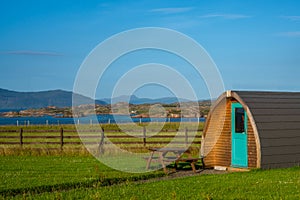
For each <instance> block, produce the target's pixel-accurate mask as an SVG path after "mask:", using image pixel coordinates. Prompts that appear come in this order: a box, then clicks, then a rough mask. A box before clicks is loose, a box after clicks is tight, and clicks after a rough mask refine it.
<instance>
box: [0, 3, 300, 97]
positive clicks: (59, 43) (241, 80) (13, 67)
mask: <svg viewBox="0 0 300 200" xmlns="http://www.w3.org/2000/svg"><path fill="white" fill-rule="evenodd" d="M299 8H300V1H297V0H294V1H292V0H278V1H270V0H265V1H261V0H253V1H237V0H236V1H230V0H229V1H214V0H207V1H205V0H198V1H181V0H178V1H177V0H174V1H150V0H149V1H145V0H142V1H93V0H89V1H83V0H82V1H78V0H77V1H76V0H73V1H56V0H44V1H37V0H36V1H34V0H26V1H14V0H11V1H5V2H4V1H2V2H1V7H0V87H1V88H6V89H10V90H16V91H41V90H51V89H64V90H69V91H71V90H72V88H73V83H74V80H75V77H76V74H77V71H78V69H79V67H80V65H81V63H82V62H83V60H84V58H85V57H86V56H87V55H88V54H89V52H90V51H91V50H92V49H93V48H94V47H95V46H96V45H98V44H99V43H100V42H102V41H103V40H105V39H107V38H108V37H110V36H112V35H114V34H117V33H119V32H122V31H125V30H128V29H133V28H141V27H163V28H170V29H174V30H176V31H180V32H182V33H184V34H186V35H188V36H189V37H191V38H193V39H194V40H196V41H197V42H198V43H199V44H201V45H202V46H203V47H204V48H205V49H206V51H207V52H208V53H209V54H210V56H211V57H212V59H213V60H214V62H215V63H216V65H217V67H218V69H219V71H220V73H221V75H222V78H223V81H224V84H225V88H226V89H232V90H234V89H238V90H283V91H300V79H299V74H300V53H299V52H300V9H299ZM153 58H155V59H153ZM163 59H167V60H168V59H169V62H168V61H166V60H163ZM132 60H135V62H132ZM174 60H176V58H173V57H171V56H168V55H158V54H157V52H147V51H145V52H142V53H140V54H137V55H135V57H134V58H132V59H130V57H129V58H127V59H125V60H123V61H122V59H120V60H119V61H118V62H116V63H115V64H114V65H115V67H112V68H111V70H110V71H111V72H108V75H107V77H110V78H107V79H104V80H105V81H104V82H105V84H106V85H105V87H103V88H104V89H103V88H102V89H101V90H99V91H98V92H97V94H96V97H97V98H103V97H109V96H110V95H111V90H112V87H113V84H114V81H116V80H117V79H118V77H120V76H121V75H122V72H126V70H124V69H127V70H128V69H129V68H130V67H133V66H134V65H136V64H142V63H147V62H150V61H151V62H153V61H157V62H166V63H167V64H169V65H173V64H174V65H176V64H178V63H180V62H181V61H180V60H178V62H176V63H175V62H174ZM117 65H120V66H121V65H122V66H124V65H126V66H127V68H126V67H125V68H123V70H119V69H120V66H117ZM183 67H184V70H183V71H184V73H185V76H187V78H188V79H189V78H190V79H191V83H192V84H193V85H194V86H195V90H199V91H205V84H204V83H203V81H202V82H201V80H199V77H194V76H193V74H194V73H193V71H192V70H190V68H189V67H188V66H184V64H183V63H182V68H183ZM189 76H190V77H189ZM136 94H137V95H139V96H144V97H152V98H156V97H162V96H169V95H170V93H169V92H168V91H167V90H166V89H164V90H160V89H158V88H156V86H147V87H145V88H143V89H140V90H139V91H137V92H136ZM206 97H207V94H206V92H203V93H201V94H200V95H199V98H206Z"/></svg>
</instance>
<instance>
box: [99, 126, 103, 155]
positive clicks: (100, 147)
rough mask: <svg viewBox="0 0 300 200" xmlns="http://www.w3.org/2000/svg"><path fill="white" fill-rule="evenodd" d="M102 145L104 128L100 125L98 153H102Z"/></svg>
mask: <svg viewBox="0 0 300 200" xmlns="http://www.w3.org/2000/svg"><path fill="white" fill-rule="evenodd" d="M103 145H104V129H103V127H101V139H100V142H99V147H98V148H99V153H101V154H102V153H104V148H103Z"/></svg>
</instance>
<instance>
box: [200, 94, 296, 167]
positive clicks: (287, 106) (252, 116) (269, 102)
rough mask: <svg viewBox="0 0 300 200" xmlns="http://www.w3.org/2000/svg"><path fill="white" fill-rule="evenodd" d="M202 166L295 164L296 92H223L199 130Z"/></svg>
mask: <svg viewBox="0 0 300 200" xmlns="http://www.w3.org/2000/svg"><path fill="white" fill-rule="evenodd" d="M201 156H202V157H203V158H204V163H205V166H206V167H223V168H224V167H225V168H263V169H269V168H284V167H292V166H299V165H300V92H299V93H296V92H253V91H251V92H247V91H227V92H225V93H223V94H222V95H221V96H220V97H219V98H218V99H217V100H216V102H215V103H214V105H213V107H212V108H211V111H210V113H209V115H208V118H207V120H206V124H205V127H204V130H203V136H202V145H201Z"/></svg>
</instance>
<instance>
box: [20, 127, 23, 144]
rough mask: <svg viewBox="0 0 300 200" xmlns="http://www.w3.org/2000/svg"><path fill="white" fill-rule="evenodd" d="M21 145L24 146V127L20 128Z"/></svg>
mask: <svg viewBox="0 0 300 200" xmlns="http://www.w3.org/2000/svg"><path fill="white" fill-rule="evenodd" d="M20 146H21V147H23V128H21V129H20Z"/></svg>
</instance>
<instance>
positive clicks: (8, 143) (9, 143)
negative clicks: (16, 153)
mask: <svg viewBox="0 0 300 200" xmlns="http://www.w3.org/2000/svg"><path fill="white" fill-rule="evenodd" d="M0 144H7V145H11V144H20V142H0Z"/></svg>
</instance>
